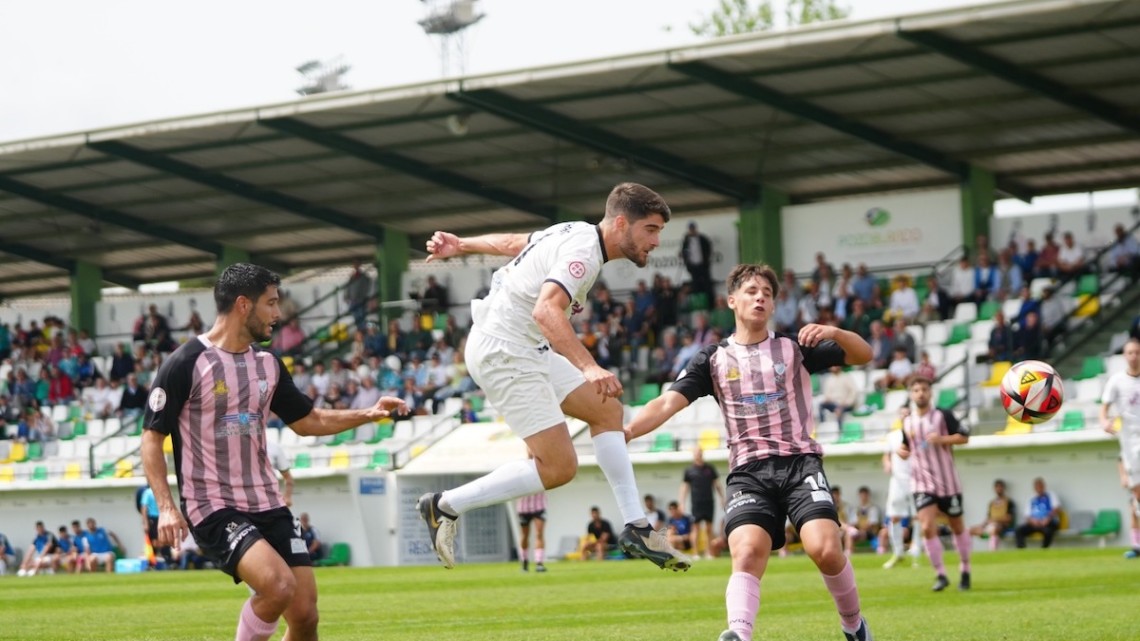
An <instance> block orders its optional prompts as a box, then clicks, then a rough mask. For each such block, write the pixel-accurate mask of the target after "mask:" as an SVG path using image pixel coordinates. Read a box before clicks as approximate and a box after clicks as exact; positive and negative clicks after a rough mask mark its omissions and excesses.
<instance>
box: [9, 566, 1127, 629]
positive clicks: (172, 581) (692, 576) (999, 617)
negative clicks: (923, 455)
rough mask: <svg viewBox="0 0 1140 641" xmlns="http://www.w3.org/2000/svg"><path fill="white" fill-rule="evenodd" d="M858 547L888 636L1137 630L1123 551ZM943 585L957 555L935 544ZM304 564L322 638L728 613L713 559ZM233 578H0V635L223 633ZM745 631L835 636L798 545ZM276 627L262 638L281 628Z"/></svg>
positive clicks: (719, 621)
mask: <svg viewBox="0 0 1140 641" xmlns="http://www.w3.org/2000/svg"><path fill="white" fill-rule="evenodd" d="M883 559H884V557H878V556H873V555H868V554H863V555H857V556H856V558H855V568H856V575H857V578H858V581H859V587H860V591H861V593H862V597H863V611H864V613H865V614H866V616H867V618H868V620H869V621H870V623H871V626H872V630H873V632H874V633H875V635H876V636H877V637H878V638H879V639H881V640H886V639H892V640H896V641H907V640H912V639H913V640H918V639H938V640H939V641H967V640H977V641H998V640H1002V639H1034V641H1047V640H1050V639H1058V640H1061V639H1064V640H1066V641H1080V640H1088V641H1092V640H1096V641H1113V640H1117V639H1119V640H1124V639H1135V638H1136V621H1137V619H1136V606H1135V604H1136V597H1137V591H1138V590H1137V588H1138V587H1140V576H1138V573H1140V560H1135V561H1128V560H1124V559H1122V558H1121V550H1119V549H1108V550H1092V549H1068V550H1065V549H1060V550H1058V549H1053V550H1039V549H1029V550H1006V551H1002V552H999V553H997V554H991V553H984V552H983V553H979V554H976V555H975V562H974V568H973V579H974V589H973V590H972V591H970V592H968V593H959V592H958V591H957V589H955V587H951V589H949V590H947V591H946V592H944V593H941V594H934V593H931V592H930V584H931V583H932V582H933V578H934V576H933V573H932V571H931V570H930V568H929V566H928V565H925V564H924V565H923V566H921V567H920V568H917V569H912V568H911V567H910V563H909V559H908V560H907V562H906V563H904V564H901V565H900V566H899V567H896V568H895V569H893V570H883V569H881V568H880V567H879V565H880V564H881V563H882V561H883ZM947 560H948V567H950V568H951V569H952V570H953V571H952V573H951V575H950V578H951V580H952V581H953V584H954V586H956V585H957V571H956V570H957V559H956V556H954V555H949V554H948V555H947ZM549 567H550V571H549V572H547V573H546V574H536V573H535V572H533V570H532V571H531V572H529V573H527V574H523V573H522V572H520V571H519V568H518V566H517V565H515V564H493V565H467V566H462V565H461V566H459V567H458V568H457V569H455V570H452V571H446V570H443V569H442V568H439V567H416V568H381V569H356V568H329V569H320V570H317V583H318V588H319V591H320V610H321V626H320V632H321V636H322V637H323V638H326V639H344V640H358V639H359V640H363V639H368V640H373V639H383V640H384V641H400V640H404V639H408V640H411V639H416V640H421V639H463V640H464V641H492V640H493V641H509V640H519V641H522V640H524V639H525V640H527V641H534V640H546V639H550V640H555V639H557V640H559V641H562V640H568V639H582V640H588V641H609V640H613V641H618V640H620V641H636V640H644V641H662V640H671V639H678V640H680V639H684V640H686V641H687V640H690V639H692V640H697V641H700V640H707V641H713V640H715V639H716V638H717V635H718V634H719V633H720V631H721V630H722V629H723V628H724V626H725V621H724V618H725V617H724V588H725V581H726V579H727V576H728V573H729V563H728V561H727V560H726V559H718V560H715V561H702V562H699V563H697V564H696V565H695V566H694V568H693V569H692V570H690V571H689V572H688V573H687V574H673V573H665V572H662V571H660V570H657V569H656V568H654V567H652V566H651V565H650V564H648V563H646V562H644V561H606V562H603V563H596V562H588V563H580V562H565V563H552V564H550V566H549ZM247 594H248V593H247V590H246V587H245V586H244V585H242V586H234V585H232V583H230V582H229V579H228V577H225V576H224V575H223V574H221V573H220V572H218V571H216V570H204V571H198V572H151V573H147V574H141V575H129V576H113V575H111V576H106V575H102V574H100V575H94V576H92V575H82V576H78V577H73V576H43V577H33V578H25V579H19V578H17V577H14V576H11V575H9V576H6V577H0V604H3V607H2V610H3V612H4V613H5V616H4V617H3V619H4V622H3V624H0V639H20V640H21V641H39V640H43V641H49V640H50V641H62V640H71V639H75V640H81V639H82V640H88V639H91V640H94V639H99V640H103V639H116V640H117V639H156V640H157V639H162V640H167V641H175V640H191V639H194V640H197V639H229V638H233V633H234V626H235V623H236V621H237V616H238V611H239V609H240V607H241V604H242V601H243V600H244V599H245V598H246V596H247ZM762 595H763V600H762V603H761V609H760V617H759V621H758V623H759V625H758V632H757V634H756V636H755V637H754V638H755V639H757V640H765V641H767V640H778V639H787V640H793V639H794V640H797V641H799V640H803V639H842V638H843V637H842V635H841V633H840V630H839V620H838V617H837V615H836V613H835V607H834V605H833V603H832V601H831V598H830V596H829V595H828V594H827V591H826V590H825V588H824V586H823V582H822V581H821V580H820V578H819V574H818V573H817V572H816V570H815V567H814V566H813V565H812V564H811V562H810V561H809V560H808V559H806V558H805V557H803V556H795V557H791V558H786V559H779V558H774V559H772V561H771V563H770V564H769V566H768V573H767V576H766V577H765V579H764V582H763V584H762ZM283 633H284V625H282V627H281V628H280V629H279V630H278V633H277V635H275V636H274V639H280V638H281V636H282V634H283Z"/></svg>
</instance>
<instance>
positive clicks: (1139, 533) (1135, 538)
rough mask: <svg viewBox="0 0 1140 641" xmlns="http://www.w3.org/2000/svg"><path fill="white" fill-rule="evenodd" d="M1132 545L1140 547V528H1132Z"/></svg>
mask: <svg viewBox="0 0 1140 641" xmlns="http://www.w3.org/2000/svg"><path fill="white" fill-rule="evenodd" d="M1132 547H1134V548H1137V549H1140V528H1132Z"/></svg>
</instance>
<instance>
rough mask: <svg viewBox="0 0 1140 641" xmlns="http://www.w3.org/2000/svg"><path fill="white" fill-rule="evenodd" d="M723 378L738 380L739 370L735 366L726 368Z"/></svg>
mask: <svg viewBox="0 0 1140 641" xmlns="http://www.w3.org/2000/svg"><path fill="white" fill-rule="evenodd" d="M724 379H725V380H726V381H739V380H740V370H739V369H737V368H735V367H730V368H728V374H725V376H724Z"/></svg>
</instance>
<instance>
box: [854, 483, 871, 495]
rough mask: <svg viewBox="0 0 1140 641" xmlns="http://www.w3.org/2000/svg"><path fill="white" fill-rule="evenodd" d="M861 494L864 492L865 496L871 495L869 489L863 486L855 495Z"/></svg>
mask: <svg viewBox="0 0 1140 641" xmlns="http://www.w3.org/2000/svg"><path fill="white" fill-rule="evenodd" d="M863 492H866V493H867V494H870V493H871V488H869V487H867V486H866V485H864V486H862V487H860V488H859V492H857V493H858V494H862V493H863Z"/></svg>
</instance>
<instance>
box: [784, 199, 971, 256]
mask: <svg viewBox="0 0 1140 641" xmlns="http://www.w3.org/2000/svg"><path fill="white" fill-rule="evenodd" d="M960 208H961V199H960V197H959V192H958V190H957V189H947V190H938V191H927V192H919V193H906V194H879V195H871V196H865V197H860V198H851V199H848V200H842V201H833V202H823V203H812V204H810V205H792V206H789V207H785V208H784V210H783V212H782V214H783V219H782V222H783V241H784V265H785V266H786V267H790V268H791V269H794V270H795V271H796V272H797V273H803V272H807V271H811V270H812V269H813V268H814V267H815V254H816V252H823V253H824V255H825V256H826V257H827V261H828V262H829V263H831V264H832V265H833V266H835V268H836V269H839V266H840V265H842V264H843V263H851V266H852V267H854V266H857V265H858V264H859V263H866V264H867V266H868V267H870V268H872V269H874V268H875V267H887V266H894V265H915V264H930V263H934V262H935V261H937V260H939V259H941V258H942V257H943V256H945V255H946V254H948V253H949V252H950V251H951V250H953V249H954V248H955V247H957V246H959V245H961V244H962V223H961V215H960V214H959V211H960ZM970 242H971V243H972V242H973V239H970Z"/></svg>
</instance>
